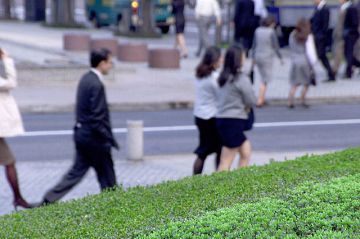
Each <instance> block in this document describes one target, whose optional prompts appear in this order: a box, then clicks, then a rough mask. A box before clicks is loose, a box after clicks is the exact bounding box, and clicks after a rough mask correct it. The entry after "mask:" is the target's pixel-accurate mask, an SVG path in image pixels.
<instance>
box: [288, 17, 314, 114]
mask: <svg viewBox="0 0 360 239" xmlns="http://www.w3.org/2000/svg"><path fill="white" fill-rule="evenodd" d="M310 32H311V27H310V23H309V21H307V20H305V19H300V20H299V22H298V23H297V25H296V28H295V30H294V31H293V32H292V33H291V34H290V38H289V47H290V52H291V60H292V64H291V69H290V85H291V89H290V93H289V101H288V107H289V108H290V109H292V108H294V97H295V93H296V90H297V88H298V87H299V86H303V90H302V92H301V105H302V106H303V107H305V108H308V107H309V105H307V104H306V95H307V92H308V89H309V86H310V84H311V77H312V72H313V70H312V67H311V64H310V61H309V59H308V56H307V54H306V45H305V44H306V41H307V39H308V37H309V35H310Z"/></svg>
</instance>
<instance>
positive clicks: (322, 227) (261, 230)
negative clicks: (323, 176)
mask: <svg viewBox="0 0 360 239" xmlns="http://www.w3.org/2000/svg"><path fill="white" fill-rule="evenodd" d="M359 236H360V174H357V175H355V176H349V177H344V178H340V179H335V180H333V181H331V182H330V183H325V184H316V185H314V184H312V183H306V184H304V185H303V186H301V187H299V188H297V189H296V190H294V191H292V192H289V194H288V195H287V196H286V197H283V198H280V199H277V198H265V199H262V200H261V201H259V202H256V203H244V204H237V205H235V206H233V207H231V208H227V209H221V210H218V211H216V212H210V213H208V214H206V215H204V216H201V217H199V218H195V219H192V220H188V221H183V222H173V223H170V224H167V225H166V226H164V228H163V229H162V230H159V231H156V232H154V233H152V234H150V235H148V236H140V237H139V238H141V239H152V238H154V239H155V238H156V239H158V238H174V239H176V238H181V239H198V238H219V239H220V238H234V239H235V238H309V237H311V238H359Z"/></svg>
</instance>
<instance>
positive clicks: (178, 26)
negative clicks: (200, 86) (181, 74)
mask: <svg viewBox="0 0 360 239" xmlns="http://www.w3.org/2000/svg"><path fill="white" fill-rule="evenodd" d="M184 8H185V0H173V1H172V9H173V10H172V11H173V14H174V17H175V32H176V42H175V48H178V49H179V50H180V55H181V57H182V58H187V57H188V49H187V47H186V41H185V36H184V30H185V15H184Z"/></svg>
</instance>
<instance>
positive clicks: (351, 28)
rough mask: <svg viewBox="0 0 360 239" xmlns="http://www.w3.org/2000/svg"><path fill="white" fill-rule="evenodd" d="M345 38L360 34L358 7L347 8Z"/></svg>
mask: <svg viewBox="0 0 360 239" xmlns="http://www.w3.org/2000/svg"><path fill="white" fill-rule="evenodd" d="M343 35H344V38H346V37H349V36H354V37H358V36H359V16H358V11H357V9H356V7H355V6H354V5H353V4H351V6H350V7H349V8H348V9H347V10H346V13H345V20H344V34H343Z"/></svg>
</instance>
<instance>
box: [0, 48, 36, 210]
mask: <svg viewBox="0 0 360 239" xmlns="http://www.w3.org/2000/svg"><path fill="white" fill-rule="evenodd" d="M0 60H1V61H2V62H3V65H4V69H5V75H4V76H0V165H4V166H5V173H6V178H7V180H8V182H9V184H10V186H11V189H12V191H13V194H14V201H13V205H14V207H15V210H17V207H23V208H31V207H33V205H31V204H29V203H28V202H27V201H26V200H25V199H24V198H23V196H22V195H21V192H20V187H19V181H18V177H17V171H16V167H15V158H14V155H13V154H12V152H11V150H10V148H9V146H8V144H7V143H6V141H5V138H7V137H13V136H17V135H21V134H23V133H24V128H23V123H22V119H21V115H20V112H19V109H18V106H17V104H16V101H15V99H14V97H13V96H12V95H11V93H10V91H11V90H13V89H14V88H16V86H17V79H16V69H15V65H14V60H13V59H12V58H10V57H9V56H8V55H7V54H6V53H5V52H4V51H3V50H2V49H0Z"/></svg>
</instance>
